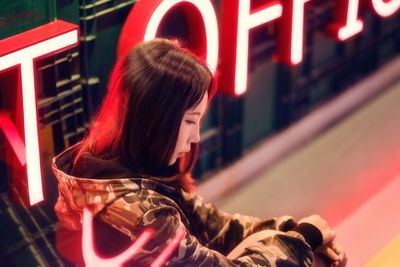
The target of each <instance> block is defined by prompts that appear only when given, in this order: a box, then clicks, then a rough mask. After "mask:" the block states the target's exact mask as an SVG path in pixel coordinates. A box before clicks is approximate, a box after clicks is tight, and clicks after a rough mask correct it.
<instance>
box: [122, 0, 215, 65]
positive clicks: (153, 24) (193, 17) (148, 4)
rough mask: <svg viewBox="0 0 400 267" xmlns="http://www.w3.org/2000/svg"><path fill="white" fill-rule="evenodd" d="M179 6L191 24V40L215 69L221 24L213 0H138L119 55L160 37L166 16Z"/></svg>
mask: <svg viewBox="0 0 400 267" xmlns="http://www.w3.org/2000/svg"><path fill="white" fill-rule="evenodd" d="M176 7H179V8H181V9H182V10H183V12H184V13H185V16H186V19H187V21H188V24H189V26H190V28H191V34H190V35H189V41H190V43H191V44H193V45H194V46H195V48H194V49H195V50H198V51H199V52H200V54H201V55H202V56H205V58H206V61H207V63H208V65H209V67H210V69H211V71H212V72H215V70H216V67H217V61H218V24H217V17H216V15H215V11H214V7H213V5H212V4H211V2H210V1H209V0H202V1H196V0H164V1H163V0H148V1H138V2H137V3H136V4H135V6H134V7H133V8H132V10H131V12H130V14H129V16H128V18H127V19H126V22H125V24H124V27H123V28H122V32H121V35H120V38H119V40H118V56H121V55H124V54H126V53H127V52H128V51H129V50H130V49H132V47H133V46H134V45H135V44H137V43H139V42H141V41H143V40H144V41H147V40H150V39H153V38H154V37H156V35H157V30H158V27H159V25H160V23H161V22H162V19H163V18H164V17H165V16H166V15H167V13H168V11H170V10H172V9H173V8H176ZM204 40H205V41H204Z"/></svg>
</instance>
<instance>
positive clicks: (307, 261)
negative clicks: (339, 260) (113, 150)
mask: <svg viewBox="0 0 400 267" xmlns="http://www.w3.org/2000/svg"><path fill="white" fill-rule="evenodd" d="M71 162H72V158H71V149H69V150H66V151H64V152H63V153H62V154H60V155H59V156H57V157H55V158H54V159H53V166H52V167H53V171H54V173H55V175H56V177H57V180H58V189H59V198H58V201H57V203H56V205H55V210H56V213H57V216H58V218H59V219H60V221H61V223H62V224H63V225H64V226H65V227H66V228H68V229H71V230H79V229H81V227H82V210H83V207H87V208H88V209H89V210H90V211H91V212H92V213H93V214H94V216H95V218H96V220H98V221H101V222H102V224H103V225H108V226H109V228H111V230H112V232H114V233H118V234H119V235H122V236H123V237H124V238H126V239H127V240H129V241H130V242H134V241H135V239H136V238H137V237H138V236H140V234H141V233H142V232H143V231H144V230H145V229H147V228H151V229H154V233H153V235H152V236H151V239H150V241H149V242H148V243H147V244H146V245H145V246H144V247H143V248H142V249H141V250H140V251H139V253H137V254H136V255H134V256H133V257H132V259H131V261H129V262H128V263H127V265H131V266H149V265H150V264H151V262H152V261H153V260H154V259H155V258H156V257H157V256H158V255H159V254H160V252H161V251H162V250H163V249H164V248H165V246H166V244H167V243H168V241H169V240H171V239H172V238H173V237H175V235H176V234H177V233H178V231H182V230H183V231H184V236H183V238H182V239H181V241H180V243H179V245H178V248H177V249H175V251H174V252H173V253H172V254H171V255H170V257H169V258H168V259H167V261H166V263H165V265H166V266H278V267H279V266H311V265H312V261H313V252H312V249H311V247H310V246H309V245H308V243H307V242H305V239H304V237H303V235H301V234H299V233H298V232H296V231H292V230H291V229H292V228H293V226H294V225H295V223H294V222H293V220H292V219H288V218H287V217H288V216H286V217H282V218H272V219H268V220H261V219H259V218H255V217H251V216H243V215H239V214H227V213H224V212H221V211H219V210H218V209H217V208H216V207H215V206H214V205H212V204H210V203H208V202H206V201H205V200H204V199H203V198H201V197H200V196H199V195H197V194H196V193H194V192H191V193H188V192H186V191H184V190H182V189H180V188H176V187H174V186H171V185H168V184H166V183H161V182H157V181H154V180H152V179H139V178H129V177H128V178H122V177H121V178H112V179H107V178H104V177H102V178H101V179H97V178H93V177H75V176H72V175H71V174H70V171H71ZM105 165H107V164H100V165H99V166H98V168H99V171H100V172H101V171H102V168H106V166H105ZM95 226H96V225H95ZM265 229H270V230H274V231H271V233H270V234H269V235H268V237H265V238H263V239H262V240H258V241H254V242H252V243H250V244H247V245H246V247H245V248H244V250H243V252H242V253H240V254H239V255H237V256H236V257H234V258H232V257H227V255H228V253H229V252H230V251H231V250H232V249H234V248H235V247H236V246H237V245H238V244H239V243H240V242H241V241H242V240H244V239H245V238H246V237H248V236H249V235H251V234H253V233H255V232H258V231H260V230H265ZM102 233H104V232H102ZM95 235H96V233H95ZM100 235H103V234H100ZM104 235H105V234H104ZM115 236H117V235H114V234H111V235H108V237H107V238H106V239H107V240H106V241H105V243H106V244H112V243H116V242H119V241H115V240H114V241H113V240H108V239H109V238H111V239H112V238H114V237H115ZM105 250H106V251H107V245H106V249H105Z"/></svg>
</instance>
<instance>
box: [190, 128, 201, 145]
mask: <svg viewBox="0 0 400 267" xmlns="http://www.w3.org/2000/svg"><path fill="white" fill-rule="evenodd" d="M198 142H200V129H197V130H196V131H195V132H194V133H193V134H192V138H191V143H198Z"/></svg>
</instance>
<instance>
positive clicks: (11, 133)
mask: <svg viewBox="0 0 400 267" xmlns="http://www.w3.org/2000/svg"><path fill="white" fill-rule="evenodd" d="M0 128H1V129H3V132H4V134H5V136H6V139H7V140H8V142H9V143H10V146H11V148H12V150H13V151H14V153H15V155H16V156H17V158H18V160H19V162H20V163H21V165H22V166H24V165H25V164H26V157H25V145H24V142H23V141H22V139H21V137H20V136H19V134H18V131H17V129H16V128H15V126H14V124H13V123H12V121H11V119H10V116H9V115H8V114H5V113H1V112H0Z"/></svg>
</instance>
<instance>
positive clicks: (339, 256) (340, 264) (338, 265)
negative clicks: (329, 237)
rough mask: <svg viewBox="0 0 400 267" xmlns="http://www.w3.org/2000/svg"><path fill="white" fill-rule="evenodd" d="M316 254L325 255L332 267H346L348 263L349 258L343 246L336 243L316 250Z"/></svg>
mask: <svg viewBox="0 0 400 267" xmlns="http://www.w3.org/2000/svg"><path fill="white" fill-rule="evenodd" d="M315 252H316V253H318V254H321V255H323V256H324V257H325V258H326V259H327V260H328V261H329V263H330V265H329V266H330V267H344V266H346V263H347V256H346V253H345V252H344V250H343V248H342V246H340V245H339V244H338V243H336V241H332V242H331V243H328V244H326V245H322V246H320V247H319V248H317V249H316V250H315Z"/></svg>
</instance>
